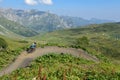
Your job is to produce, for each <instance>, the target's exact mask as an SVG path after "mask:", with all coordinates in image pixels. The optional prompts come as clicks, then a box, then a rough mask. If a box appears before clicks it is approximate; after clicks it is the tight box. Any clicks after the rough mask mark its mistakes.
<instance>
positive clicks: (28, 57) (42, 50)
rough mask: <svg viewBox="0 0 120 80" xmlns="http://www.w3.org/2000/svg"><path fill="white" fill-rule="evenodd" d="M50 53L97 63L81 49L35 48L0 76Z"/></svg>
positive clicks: (24, 53)
mask: <svg viewBox="0 0 120 80" xmlns="http://www.w3.org/2000/svg"><path fill="white" fill-rule="evenodd" d="M51 52H54V53H58V54H60V53H68V54H72V55H73V56H76V57H82V58H85V59H87V60H92V61H95V62H99V60H98V59H97V58H96V57H95V56H91V55H90V54H87V53H86V52H85V51H83V50H81V49H74V48H60V47H44V48H37V49H36V50H35V52H33V53H30V54H27V53H26V52H22V53H21V54H20V55H19V56H18V57H17V59H16V60H15V61H14V62H13V63H12V64H10V65H9V66H8V67H7V68H5V69H3V70H2V71H0V76H3V75H5V74H9V73H11V72H12V71H14V70H16V69H17V68H22V67H26V66H28V65H29V64H30V62H31V61H32V60H34V59H36V58H37V57H38V56H42V55H45V54H48V53H51Z"/></svg>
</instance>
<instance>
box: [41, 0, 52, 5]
mask: <svg viewBox="0 0 120 80" xmlns="http://www.w3.org/2000/svg"><path fill="white" fill-rule="evenodd" d="M39 2H40V3H42V4H47V5H52V4H53V2H52V0H39Z"/></svg>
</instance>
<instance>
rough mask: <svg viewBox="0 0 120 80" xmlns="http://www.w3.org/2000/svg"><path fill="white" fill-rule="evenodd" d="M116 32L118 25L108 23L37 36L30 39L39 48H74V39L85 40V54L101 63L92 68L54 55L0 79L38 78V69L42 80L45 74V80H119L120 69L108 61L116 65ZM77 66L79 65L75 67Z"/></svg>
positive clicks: (84, 62) (90, 63) (119, 66)
mask: <svg viewBox="0 0 120 80" xmlns="http://www.w3.org/2000/svg"><path fill="white" fill-rule="evenodd" d="M119 30H120V24H118V23H117V24H116V23H112V24H111V23H109V24H102V25H91V26H89V27H87V28H80V29H79V28H78V29H70V30H64V31H55V32H51V33H47V34H46V35H43V36H39V35H38V36H36V37H33V38H32V39H33V40H36V41H37V42H39V43H40V46H42V45H57V46H64V47H70V46H71V45H74V44H75V43H76V39H77V38H79V37H82V36H86V37H88V39H89V40H90V45H88V46H86V47H85V48H86V50H87V51H88V52H89V53H91V54H93V55H96V56H98V58H100V60H101V62H100V63H99V64H96V63H93V62H89V61H86V60H77V58H74V59H75V60H74V59H73V57H72V56H71V57H69V56H67V57H64V58H63V57H62V56H60V55H55V56H57V57H54V56H52V57H49V56H47V57H46V56H43V57H40V58H38V59H36V60H35V61H34V62H33V63H32V64H31V66H30V67H28V68H23V69H18V70H17V71H15V72H13V73H12V74H11V75H8V76H4V77H1V79H2V80H4V79H8V78H9V79H10V78H11V79H14V78H16V77H15V76H17V78H18V79H23V80H25V79H28V78H29V79H32V78H34V77H36V76H38V73H39V72H40V71H38V69H39V66H40V65H41V66H42V76H43V75H44V74H45V75H46V77H47V78H48V80H51V79H53V80H54V79H56V80H59V79H60V80H61V79H62V78H64V77H63V76H66V77H67V79H70V80H75V79H78V77H80V78H81V79H84V78H87V79H89V80H93V79H94V78H95V79H99V80H106V79H113V80H119V79H120V77H119V76H120V71H119V70H120V69H119V68H120V65H119V64H118V63H114V64H113V63H111V61H110V58H114V59H115V58H116V59H117V61H118V62H119V59H120V58H119V57H120V56H119V55H120V54H119V53H120V52H119V51H120V50H119V47H120V40H119V36H118V35H119V34H120V32H119ZM18 46H19V45H18ZM113 46H114V47H113ZM101 53H102V54H105V55H106V56H107V57H108V56H109V59H108V58H106V57H105V56H104V55H101ZM52 55H53V54H52ZM114 55H116V56H114ZM60 58H61V59H60ZM59 59H60V60H59ZM64 59H65V60H64ZM71 59H73V60H72V62H73V63H72V62H71V61H70V60H71ZM63 60H64V61H63ZM111 60H112V59H111ZM78 63H80V64H79V65H78ZM58 65H61V66H58ZM70 65H72V70H71V71H72V72H69V68H70ZM82 65H83V66H82ZM93 65H94V66H93ZM48 67H49V68H48ZM61 67H62V69H61ZM65 70H67V71H65ZM24 75H25V76H24Z"/></svg>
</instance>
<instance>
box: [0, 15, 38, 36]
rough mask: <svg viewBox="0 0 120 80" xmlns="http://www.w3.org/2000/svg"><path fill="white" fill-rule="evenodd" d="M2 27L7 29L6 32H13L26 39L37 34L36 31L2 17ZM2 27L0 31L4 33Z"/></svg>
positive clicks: (0, 22)
mask: <svg viewBox="0 0 120 80" xmlns="http://www.w3.org/2000/svg"><path fill="white" fill-rule="evenodd" d="M0 26H1V27H3V28H4V29H6V31H11V32H14V33H16V34H19V35H22V36H26V37H29V36H35V35H36V34H37V32H35V31H34V30H31V29H28V28H26V27H24V26H22V25H20V24H18V23H16V22H13V21H10V20H8V19H6V18H3V17H0ZM1 27H0V31H2V32H3V31H4V30H2V29H3V28H1ZM4 33H7V32H4Z"/></svg>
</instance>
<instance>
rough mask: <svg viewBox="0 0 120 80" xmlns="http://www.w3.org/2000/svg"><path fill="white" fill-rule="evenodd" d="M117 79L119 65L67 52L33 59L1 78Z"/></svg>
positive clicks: (119, 76) (2, 79)
mask: <svg viewBox="0 0 120 80" xmlns="http://www.w3.org/2000/svg"><path fill="white" fill-rule="evenodd" d="M35 78H36V79H37V80H93V79H96V80H119V79H120V70H119V67H116V66H115V65H112V64H111V63H108V62H106V63H105V62H102V63H94V62H91V61H88V60H85V59H82V58H76V57H73V56H72V55H69V54H55V53H51V54H48V55H44V56H41V57H38V58H37V59H35V60H34V61H33V62H32V63H31V64H30V65H29V66H28V67H26V68H22V69H18V70H16V71H14V72H12V73H11V74H10V75H6V76H3V77H1V78H0V79H1V80H6V79H10V80H11V79H16V80H26V79H27V80H32V79H35Z"/></svg>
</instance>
